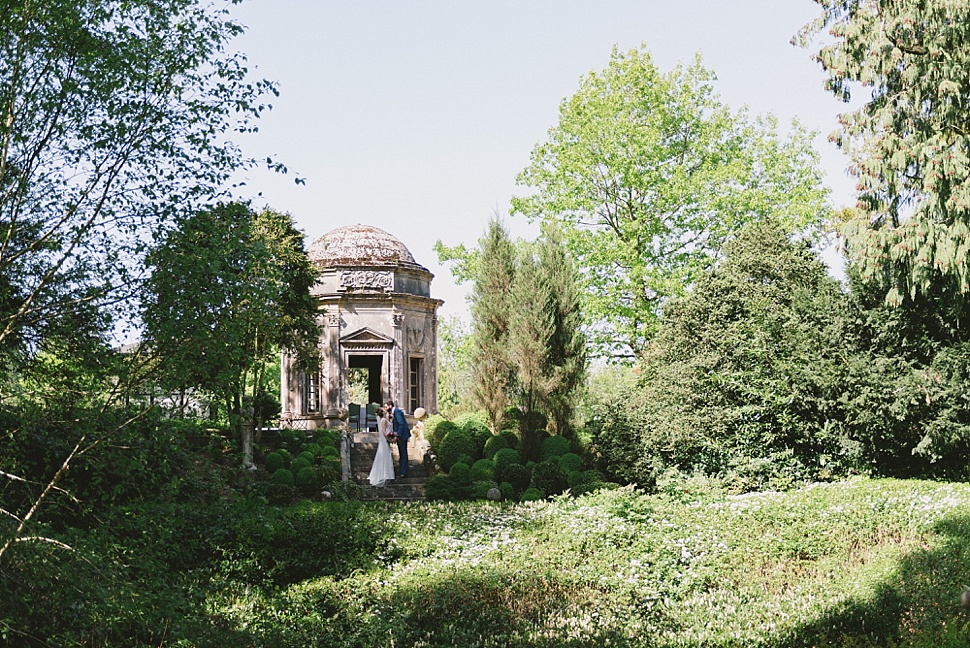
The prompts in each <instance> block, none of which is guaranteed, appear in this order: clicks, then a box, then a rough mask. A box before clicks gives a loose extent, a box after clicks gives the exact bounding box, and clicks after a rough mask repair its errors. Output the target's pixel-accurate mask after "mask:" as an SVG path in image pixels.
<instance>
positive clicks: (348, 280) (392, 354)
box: [280, 225, 443, 429]
mask: <svg viewBox="0 0 970 648" xmlns="http://www.w3.org/2000/svg"><path fill="white" fill-rule="evenodd" d="M309 256H310V260H311V261H312V262H313V263H314V265H316V266H317V268H318V269H319V270H320V271H321V275H320V278H319V280H318V281H317V284H316V286H315V287H314V289H313V291H312V294H313V296H314V297H315V299H316V301H317V307H318V309H319V312H320V316H319V322H320V325H321V329H322V335H321V337H320V340H319V348H320V357H321V364H320V371H319V372H316V373H315V374H313V375H308V374H307V373H305V372H303V371H300V370H299V369H298V368H297V367H296V366H295V363H294V362H293V361H292V359H291V358H290V357H289V356H287V355H286V354H284V355H283V359H282V367H281V369H282V372H281V385H280V391H281V395H280V396H281V398H280V402H281V403H282V406H283V414H282V418H283V424H284V425H289V426H292V427H297V428H305V429H314V428H317V427H323V426H331V425H333V424H334V423H335V422H336V421H337V419H338V417H339V413H340V410H341V409H346V408H347V407H348V405H349V404H350V372H351V370H352V369H359V370H361V371H360V372H358V373H360V374H366V377H367V378H366V380H367V399H366V401H367V402H380V403H383V402H384V400H386V399H387V398H391V399H393V400H394V402H395V403H397V404H398V406H400V407H401V408H402V409H404V410H405V411H407V412H409V413H410V412H413V411H414V410H415V409H417V408H418V407H423V408H424V409H425V410H427V411H428V412H430V413H434V412H437V411H438V393H437V388H438V375H437V368H438V359H437V340H438V329H437V322H438V320H437V315H436V313H437V310H438V307H439V306H441V304H442V303H443V302H442V301H441V300H439V299H434V298H432V297H431V280H432V279H433V278H434V275H432V274H431V273H430V272H429V271H428V270H427V268H424V267H422V266H420V265H418V263H417V262H415V260H414V257H413V256H411V253H410V252H409V251H408V249H407V248H406V247H405V246H404V244H403V243H401V242H400V241H399V240H398V239H396V238H394V237H393V236H391V235H390V234H388V233H387V232H385V231H383V230H380V229H377V228H376V227H369V226H365V225H351V226H348V227H341V228H338V229H335V230H333V231H332V232H329V233H328V234H325V235H324V236H323V237H321V238H320V239H318V240H317V241H315V242H314V243H313V244H312V245H311V246H310V249H309Z"/></svg>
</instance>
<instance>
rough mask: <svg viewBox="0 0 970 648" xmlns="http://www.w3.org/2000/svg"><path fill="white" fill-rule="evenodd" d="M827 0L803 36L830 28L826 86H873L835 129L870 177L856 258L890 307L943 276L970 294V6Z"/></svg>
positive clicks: (854, 241) (850, 230)
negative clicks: (884, 288)
mask: <svg viewBox="0 0 970 648" xmlns="http://www.w3.org/2000/svg"><path fill="white" fill-rule="evenodd" d="M816 2H817V3H818V4H819V5H821V6H822V9H823V13H822V15H821V16H820V17H819V18H818V19H817V20H816V21H814V22H813V23H811V24H809V25H807V26H806V27H805V28H804V29H803V30H802V31H801V32H800V33H799V34H798V36H797V37H796V39H797V40H798V41H799V42H800V43H801V44H802V45H808V44H810V43H812V39H811V38H812V37H813V36H814V35H815V34H817V33H818V32H821V31H822V30H823V29H826V28H828V31H829V34H831V35H832V36H834V37H835V38H834V40H830V41H827V42H826V44H825V45H824V46H823V47H821V49H820V50H819V52H818V55H817V56H816V58H817V60H818V61H819V63H821V65H822V67H823V69H824V70H825V72H826V73H827V74H828V77H829V78H828V81H827V87H828V88H829V89H830V90H831V91H832V92H833V93H834V94H835V95H836V96H838V97H840V98H842V99H843V100H846V101H848V100H849V98H850V91H851V90H853V89H854V88H858V89H860V90H862V91H863V92H864V93H866V94H871V99H870V100H869V101H868V102H866V104H865V105H864V106H863V107H862V108H860V109H859V110H856V111H854V112H851V113H848V114H845V115H843V116H842V117H841V120H840V121H841V123H842V128H841V131H840V132H837V133H835V134H834V135H833V138H834V139H835V140H836V142H837V143H838V144H839V146H841V147H842V148H843V149H844V150H845V151H846V152H847V153H848V154H849V156H850V158H851V160H852V162H851V165H850V167H849V171H850V173H852V174H853V175H855V176H856V177H857V178H858V180H859V181H858V188H859V202H858V208H859V214H858V217H857V218H853V219H850V220H849V221H848V222H847V223H845V225H844V226H843V231H844V233H845V234H846V236H847V238H848V240H849V247H848V249H849V253H850V256H851V257H852V258H853V259H854V260H855V262H856V263H858V265H859V268H860V269H861V271H862V273H863V277H864V278H866V279H876V280H879V281H881V282H882V283H883V284H884V285H885V286H887V287H888V288H889V290H888V292H887V296H886V299H887V301H888V302H889V303H891V304H896V305H898V304H900V303H901V302H902V301H903V300H904V299H907V298H910V299H911V298H913V297H914V296H915V295H916V294H917V293H919V292H926V291H928V290H929V289H930V288H931V287H932V286H933V284H934V283H942V282H945V283H947V284H948V285H949V286H950V287H951V288H952V289H954V290H957V291H959V292H963V293H970V133H968V130H967V117H968V112H967V101H968V98H970V4H968V3H967V2H941V1H937V2H888V1H886V0H816Z"/></svg>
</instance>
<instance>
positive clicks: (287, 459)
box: [276, 448, 293, 468]
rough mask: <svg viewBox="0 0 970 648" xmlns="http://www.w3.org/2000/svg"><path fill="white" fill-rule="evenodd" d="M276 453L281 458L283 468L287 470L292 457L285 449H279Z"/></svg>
mask: <svg viewBox="0 0 970 648" xmlns="http://www.w3.org/2000/svg"><path fill="white" fill-rule="evenodd" d="M276 452H278V453H279V455H280V456H281V457H283V467H284V468H289V467H290V462H291V461H293V455H291V454H290V451H289V450H287V449H286V448H280V449H279V450H277V451H276Z"/></svg>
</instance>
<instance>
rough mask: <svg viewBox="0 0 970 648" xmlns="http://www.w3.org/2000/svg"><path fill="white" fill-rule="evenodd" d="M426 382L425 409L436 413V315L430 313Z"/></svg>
mask: <svg viewBox="0 0 970 648" xmlns="http://www.w3.org/2000/svg"><path fill="white" fill-rule="evenodd" d="M424 373H425V376H426V377H427V382H426V383H425V391H426V392H427V393H428V394H429V398H428V404H427V406H426V409H427V410H428V412H431V413H432V414H437V413H438V316H437V315H434V314H432V315H431V347H430V348H429V349H428V366H427V367H425V370H424Z"/></svg>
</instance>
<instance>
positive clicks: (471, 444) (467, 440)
mask: <svg viewBox="0 0 970 648" xmlns="http://www.w3.org/2000/svg"><path fill="white" fill-rule="evenodd" d="M442 425H444V424H443V423H442ZM439 427H441V426H439ZM462 455H467V456H469V457H474V456H475V441H474V439H472V437H471V435H470V434H469V433H468V431H467V430H464V429H462V428H457V427H456V428H455V429H453V430H451V431H450V432H448V434H447V435H446V436H445V438H444V439H443V440H442V441H441V447H440V448H439V449H438V461H439V462H440V463H441V467H442V468H444V469H445V470H446V471H449V472H450V471H451V467H452V466H454V465H455V463H456V462H457V461H458V460H459V459H460V458H461V456H462Z"/></svg>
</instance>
